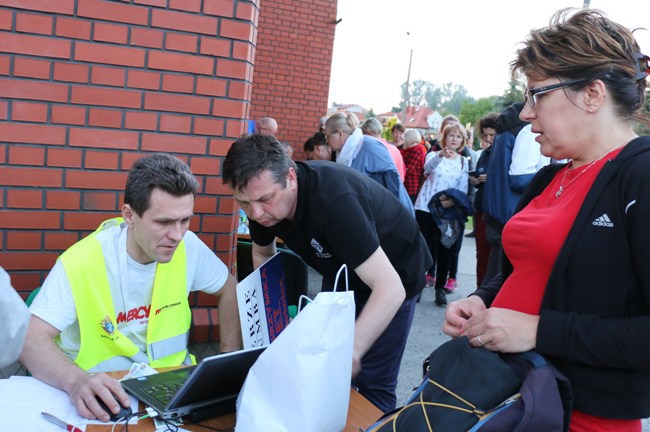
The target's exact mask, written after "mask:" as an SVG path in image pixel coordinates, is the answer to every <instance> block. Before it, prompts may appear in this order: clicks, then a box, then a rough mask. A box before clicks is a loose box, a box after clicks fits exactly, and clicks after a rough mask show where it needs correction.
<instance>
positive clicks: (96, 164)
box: [84, 150, 120, 197]
mask: <svg viewBox="0 0 650 432" xmlns="http://www.w3.org/2000/svg"><path fill="white" fill-rule="evenodd" d="M119 156H120V155H119V153H117V152H98V151H92V150H88V151H87V152H86V158H85V160H86V162H85V163H84V167H85V168H88V169H108V170H113V171H117V166H118V161H119ZM84 197H85V195H84Z"/></svg>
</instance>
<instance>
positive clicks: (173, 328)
mask: <svg viewBox="0 0 650 432" xmlns="http://www.w3.org/2000/svg"><path fill="white" fill-rule="evenodd" d="M121 222H122V218H115V219H110V220H108V221H104V222H103V223H102V224H101V225H100V226H99V228H98V229H97V230H96V231H95V232H94V233H92V234H90V235H89V236H88V237H86V238H84V239H83V240H81V241H79V242H77V243H76V244H74V245H73V246H72V247H70V248H69V249H68V250H67V251H65V252H64V253H63V254H62V255H61V257H60V258H59V259H60V260H61V263H62V264H63V268H64V269H65V272H66V276H67V278H68V282H69V284H70V288H71V290H72V295H73V297H74V301H75V307H76V309H77V320H78V321H79V332H80V338H81V341H80V347H79V353H78V355H77V358H76V359H75V363H76V364H77V365H78V366H79V367H80V368H82V369H84V370H87V371H90V372H95V371H110V370H115V368H114V367H113V366H111V364H112V363H115V362H114V360H115V359H117V358H119V357H128V358H129V359H131V360H132V361H134V362H139V363H142V362H145V363H147V362H148V363H149V364H150V365H151V366H152V367H168V366H179V365H182V364H193V363H195V359H194V356H192V355H191V354H189V352H188V351H187V343H188V340H189V329H190V323H191V319H192V314H191V311H190V308H189V303H188V300H187V278H186V273H187V255H186V250H185V242H184V241H181V243H180V244H179V245H178V248H177V249H176V251H175V252H174V256H173V257H172V260H171V261H170V262H168V263H165V264H161V263H157V265H156V275H155V280H154V286H153V295H152V299H151V309H150V311H149V322H148V326H147V353H146V355H145V354H144V353H143V352H142V351H141V350H140V349H139V348H138V347H137V346H136V345H135V344H134V343H133V342H131V340H129V339H128V338H127V337H126V336H124V334H122V333H121V332H120V331H119V330H118V329H117V317H116V314H115V307H114V306H113V298H112V296H111V290H110V287H109V283H108V274H107V271H106V263H105V261H104V254H103V251H102V247H101V243H100V242H99V240H97V238H96V234H97V233H98V232H100V231H102V230H104V229H107V228H110V227H113V226H115V225H119V224H120V223H121Z"/></svg>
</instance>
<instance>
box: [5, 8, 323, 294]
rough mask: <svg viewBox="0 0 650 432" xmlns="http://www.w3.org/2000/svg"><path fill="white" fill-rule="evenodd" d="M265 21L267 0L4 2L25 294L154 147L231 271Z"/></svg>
mask: <svg viewBox="0 0 650 432" xmlns="http://www.w3.org/2000/svg"><path fill="white" fill-rule="evenodd" d="M258 17H259V0H255V1H242V0H131V1H127V0H124V1H105V0H56V1H47V2H45V1H24V0H0V265H1V266H2V267H4V268H5V269H6V270H8V271H9V272H10V274H11V276H12V283H13V285H14V287H15V288H17V289H18V290H19V291H22V293H23V294H26V293H27V292H28V291H30V290H32V289H33V288H35V287H37V286H40V285H41V283H42V282H43V280H44V277H45V276H46V275H47V272H48V271H49V269H50V268H51V267H52V265H53V264H54V262H55V260H56V258H57V256H58V255H59V254H60V252H61V251H63V250H65V249H66V248H67V247H68V246H70V245H71V244H73V243H74V242H76V241H77V240H79V239H80V238H82V237H83V236H85V235H86V234H88V233H89V232H91V231H92V230H94V229H95V228H96V227H97V226H98V224H99V222H100V221H102V220H104V219H106V218H109V217H113V216H115V215H117V214H119V212H120V209H121V204H122V198H123V197H122V195H123V193H122V191H123V188H124V183H125V180H126V175H127V171H128V170H129V168H130V167H131V165H132V163H133V162H134V160H136V159H137V158H138V157H140V156H142V155H144V154H147V153H151V152H169V153H172V154H174V155H176V156H178V157H180V158H181V159H183V160H185V161H186V162H187V163H188V164H189V166H190V167H191V169H192V171H193V172H194V173H195V174H196V176H197V178H198V180H199V182H200V184H201V188H200V192H199V194H198V195H197V197H196V205H195V213H196V217H195V218H193V220H192V223H191V229H192V230H193V231H195V232H197V233H198V234H199V236H200V237H201V239H202V240H203V241H204V242H205V243H206V244H207V245H208V246H209V247H210V248H212V249H213V250H215V251H216V253H217V254H218V255H219V256H220V257H221V258H222V259H223V260H224V262H226V263H227V264H228V265H230V266H231V267H232V266H233V265H234V256H235V255H234V254H233V249H234V235H233V233H234V230H235V227H236V217H234V216H233V215H234V213H235V212H236V207H235V204H234V201H233V199H232V196H231V194H230V193H229V190H228V189H227V188H226V187H224V186H223V185H222V183H221V177H220V172H221V162H222V159H223V156H224V155H225V153H226V152H227V150H228V148H229V146H230V144H231V143H232V142H233V139H234V138H237V137H239V136H240V135H241V134H242V133H243V132H244V131H245V130H246V121H247V119H248V118H249V110H250V99H251V89H252V79H253V59H254V57H255V43H256V38H257V29H256V27H257V22H258ZM324 97H327V94H326V93H325V96H324ZM199 303H202V300H201V301H199Z"/></svg>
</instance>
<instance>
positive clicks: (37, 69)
mask: <svg viewBox="0 0 650 432" xmlns="http://www.w3.org/2000/svg"><path fill="white" fill-rule="evenodd" d="M14 76H19V77H26V78H38V79H49V78H50V62H49V61H45V60H36V59H31V58H23V57H16V58H15V59H14Z"/></svg>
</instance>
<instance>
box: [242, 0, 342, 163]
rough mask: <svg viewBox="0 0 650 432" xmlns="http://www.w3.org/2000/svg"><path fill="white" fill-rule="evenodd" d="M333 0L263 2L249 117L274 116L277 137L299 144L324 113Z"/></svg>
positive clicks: (298, 152) (297, 155)
mask: <svg viewBox="0 0 650 432" xmlns="http://www.w3.org/2000/svg"><path fill="white" fill-rule="evenodd" d="M336 6H337V0H310V1H300V0H262V1H261V3H260V19H259V36H258V39H257V52H256V58H255V71H254V75H253V81H254V86H253V95H252V100H251V118H252V119H254V120H256V119H260V118H261V117H266V116H269V117H273V118H275V119H276V120H277V122H278V133H277V137H278V139H281V140H285V141H288V142H289V143H290V144H291V145H292V146H293V147H294V159H297V160H298V159H304V152H303V150H302V145H303V144H304V142H305V141H306V140H307V138H309V137H310V136H311V135H313V134H314V132H316V131H317V130H318V119H319V118H321V117H322V116H324V115H325V114H327V98H328V93H329V81H330V71H331V65H332V49H333V46H334V31H335V27H336V24H335V21H336V12H337V10H336Z"/></svg>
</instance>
